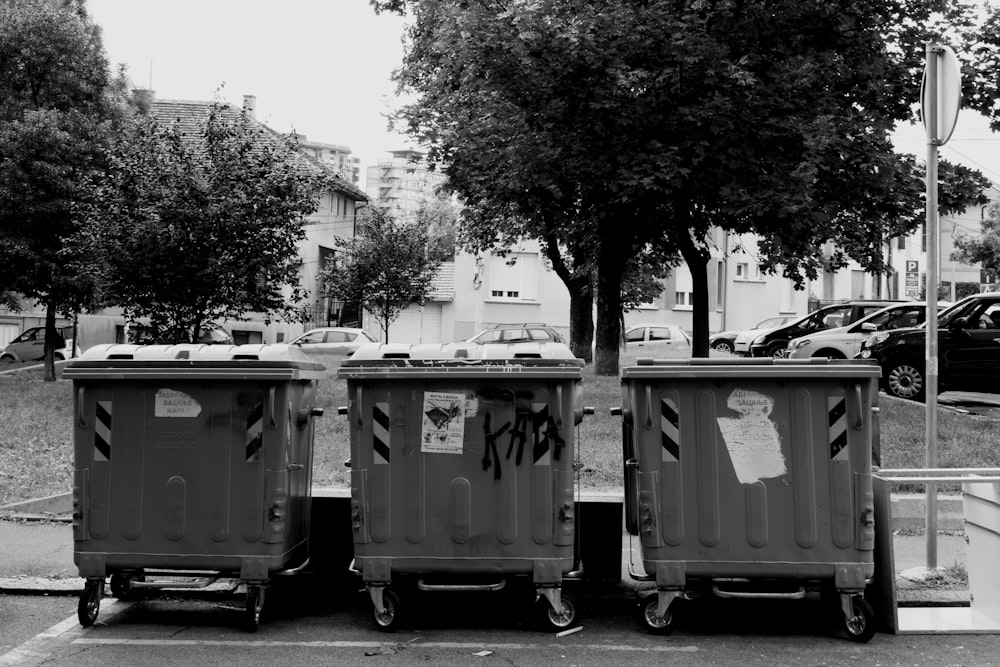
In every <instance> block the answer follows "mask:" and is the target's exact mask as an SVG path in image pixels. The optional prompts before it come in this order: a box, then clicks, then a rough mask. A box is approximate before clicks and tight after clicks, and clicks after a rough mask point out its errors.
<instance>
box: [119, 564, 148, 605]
mask: <svg viewBox="0 0 1000 667" xmlns="http://www.w3.org/2000/svg"><path fill="white" fill-rule="evenodd" d="M133 581H146V575H144V574H143V573H142V572H141V571H140V572H130V573H127V574H112V575H111V594H112V595H113V596H115V597H116V598H118V599H119V600H138V599H139V598H141V597H142V591H140V590H139V589H137V588H135V587H134V586H132V582H133Z"/></svg>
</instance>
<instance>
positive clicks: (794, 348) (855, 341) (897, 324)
mask: <svg viewBox="0 0 1000 667" xmlns="http://www.w3.org/2000/svg"><path fill="white" fill-rule="evenodd" d="M947 305H949V304H947V303H942V304H939V306H938V310H939V311H940V310H941V309H942V308H944V307H945V306H947ZM926 316H927V305H926V304H925V303H924V302H923V301H908V302H906V303H896V304H893V305H891V306H886V307H885V308H882V309H880V310H876V311H875V312H874V313H871V314H869V315H866V316H865V317H862V318H861V319H860V320H858V321H857V322H855V323H854V324H849V325H847V326H846V327H836V328H834V329H827V330H826V331H820V332H818V333H814V334H810V335H808V336H803V337H801V338H794V339H792V340H791V342H789V343H788V356H789V358H791V359H809V358H811V357H825V358H828V359H853V358H854V357H855V355H857V354H858V352H860V351H861V343H863V342H864V341H866V340H868V338H869V337H870V336H871V335H872V334H874V333H875V332H876V331H890V330H892V329H902V328H905V327H915V326H917V325H918V324H923V322H924V319H925V318H926Z"/></svg>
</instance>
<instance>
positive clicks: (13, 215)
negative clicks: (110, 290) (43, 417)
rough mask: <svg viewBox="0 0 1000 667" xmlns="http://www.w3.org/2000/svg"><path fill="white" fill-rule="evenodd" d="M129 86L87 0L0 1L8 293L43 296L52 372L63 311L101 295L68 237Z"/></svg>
mask: <svg viewBox="0 0 1000 667" xmlns="http://www.w3.org/2000/svg"><path fill="white" fill-rule="evenodd" d="M121 92H122V88H121V81H120V80H119V81H117V82H116V81H114V80H112V78H111V76H110V74H109V71H108V63H107V60H106V58H105V56H104V52H103V49H102V46H101V39H100V30H99V28H98V27H97V26H95V25H94V24H93V22H92V21H91V20H90V18H89V16H88V15H87V12H86V9H85V7H84V3H83V1H82V0H73V1H62V0H8V1H7V2H3V3H2V4H0V267H2V269H0V293H2V294H5V295H6V298H4V302H5V303H6V305H8V306H14V307H17V306H18V305H19V299H18V298H17V297H16V296H15V294H17V295H21V296H23V297H24V298H27V299H29V300H33V301H37V302H39V303H40V304H43V305H44V306H45V328H46V335H45V341H46V342H45V362H44V364H45V371H44V378H45V380H47V381H51V380H54V379H55V368H54V365H53V359H54V350H55V345H56V340H57V335H56V326H55V319H56V314H57V313H61V314H63V315H67V316H69V315H72V314H74V313H76V312H78V311H79V310H80V308H81V307H82V306H84V305H86V304H88V303H90V302H91V301H92V300H93V289H92V288H93V284H92V283H91V282H89V281H87V280H85V279H82V278H81V276H77V275H75V274H74V273H72V272H71V271H70V270H69V267H70V266H71V264H72V263H73V261H74V258H73V257H72V255H71V253H70V252H69V251H68V249H67V248H66V247H65V244H64V241H65V240H66V239H67V238H69V237H70V236H71V235H72V234H73V233H74V232H75V231H76V230H77V228H78V225H79V219H78V218H77V216H76V215H75V213H74V209H73V202H75V201H77V200H79V199H81V198H83V197H84V196H86V187H85V184H86V180H87V177H88V176H89V175H90V174H92V173H94V172H95V171H97V170H99V169H101V168H103V164H104V162H103V155H104V151H103V148H104V146H105V143H106V140H107V138H108V136H109V135H110V128H111V125H112V124H113V122H114V121H115V120H116V119H117V118H118V117H119V115H120V112H121V107H122V106H123V102H122V98H121V95H120V94H121Z"/></svg>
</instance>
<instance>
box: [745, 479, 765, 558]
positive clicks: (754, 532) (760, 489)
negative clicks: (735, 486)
mask: <svg viewBox="0 0 1000 667" xmlns="http://www.w3.org/2000/svg"><path fill="white" fill-rule="evenodd" d="M743 489H744V497H745V498H746V520H747V526H746V528H747V542H748V543H749V544H750V546H752V547H757V548H760V547H762V546H764V545H765V544H767V540H768V534H767V487H766V486H764V483H763V482H754V483H753V484H744V485H743Z"/></svg>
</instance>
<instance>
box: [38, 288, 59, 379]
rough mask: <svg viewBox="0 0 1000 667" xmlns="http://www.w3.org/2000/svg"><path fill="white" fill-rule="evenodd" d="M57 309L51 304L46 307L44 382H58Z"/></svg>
mask: <svg viewBox="0 0 1000 667" xmlns="http://www.w3.org/2000/svg"><path fill="white" fill-rule="evenodd" d="M56 336H57V334H56V309H55V306H53V305H52V304H51V303H50V304H48V305H46V306H45V353H44V354H45V356H44V359H43V361H42V366H43V370H42V380H44V381H45V382H55V381H56V364H55V358H56V355H55V352H56Z"/></svg>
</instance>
